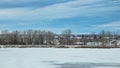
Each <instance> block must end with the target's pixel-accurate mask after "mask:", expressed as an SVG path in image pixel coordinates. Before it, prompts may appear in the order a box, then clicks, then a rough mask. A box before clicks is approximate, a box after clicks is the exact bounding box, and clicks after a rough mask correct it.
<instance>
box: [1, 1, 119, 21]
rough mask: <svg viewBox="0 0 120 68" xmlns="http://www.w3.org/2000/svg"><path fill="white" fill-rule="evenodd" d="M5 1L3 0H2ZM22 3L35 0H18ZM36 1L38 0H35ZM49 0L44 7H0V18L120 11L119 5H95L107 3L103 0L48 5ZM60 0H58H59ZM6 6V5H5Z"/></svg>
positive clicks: (61, 15) (38, 18)
mask: <svg viewBox="0 0 120 68" xmlns="http://www.w3.org/2000/svg"><path fill="white" fill-rule="evenodd" d="M2 1H3V0H2ZM5 1H6V2H9V1H10V2H11V1H12V2H14V1H15V3H16V0H5ZM18 1H21V3H23V2H25V3H29V2H30V1H33V0H30V1H28V0H25V1H24V0H18ZM35 1H36V2H37V1H38V0H35ZM40 1H41V2H39V3H40V4H42V1H43V0H40ZM49 1H50V0H47V1H46V2H45V3H44V7H40V6H38V5H37V6H38V7H37V8H33V7H32V6H34V5H35V4H33V5H31V6H30V7H29V8H28V7H24V6H23V7H16V8H1V9H0V19H6V20H54V19H61V18H63V19H64V18H72V17H77V16H99V15H104V14H108V13H110V12H111V13H113V12H114V11H118V10H120V9H119V6H110V7H105V6H104V7H103V6H102V7H100V6H99V8H96V7H95V6H98V5H102V4H107V3H103V2H104V1H103V2H102V3H99V2H101V0H74V1H67V2H66V0H62V1H65V2H62V3H58V2H55V3H54V4H51V5H46V3H47V2H49ZM57 1H58V0H57ZM21 6H22V4H21ZM3 7H4V6H3Z"/></svg>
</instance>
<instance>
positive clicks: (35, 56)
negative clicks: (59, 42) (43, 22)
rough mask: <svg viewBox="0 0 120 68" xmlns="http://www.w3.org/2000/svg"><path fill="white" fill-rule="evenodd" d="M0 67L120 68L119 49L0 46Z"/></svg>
mask: <svg viewBox="0 0 120 68" xmlns="http://www.w3.org/2000/svg"><path fill="white" fill-rule="evenodd" d="M0 68H120V49H82V48H80V49H75V48H68V49H67V48H66V49H62V48H6V49H2V48H1V49H0Z"/></svg>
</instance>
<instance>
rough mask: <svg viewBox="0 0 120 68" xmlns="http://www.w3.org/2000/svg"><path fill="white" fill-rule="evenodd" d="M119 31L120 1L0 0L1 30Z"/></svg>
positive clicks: (58, 31) (57, 31)
mask: <svg viewBox="0 0 120 68" xmlns="http://www.w3.org/2000/svg"><path fill="white" fill-rule="evenodd" d="M26 29H40V30H50V31H53V32H56V33H60V32H61V31H63V30H65V29H71V30H72V31H73V33H90V32H98V31H100V30H108V31H119V30H120V0H0V31H1V30H26Z"/></svg>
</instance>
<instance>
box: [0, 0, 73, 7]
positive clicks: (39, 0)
mask: <svg viewBox="0 0 120 68" xmlns="http://www.w3.org/2000/svg"><path fill="white" fill-rule="evenodd" d="M69 1H73V0H69ZM64 2H68V0H55V1H51V0H0V8H22V7H28V8H38V7H45V6H49V5H53V4H56V3H64Z"/></svg>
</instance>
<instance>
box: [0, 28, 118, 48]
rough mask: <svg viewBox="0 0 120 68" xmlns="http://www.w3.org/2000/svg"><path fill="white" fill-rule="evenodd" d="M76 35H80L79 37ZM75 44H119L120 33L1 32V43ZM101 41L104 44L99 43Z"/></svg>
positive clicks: (66, 31) (68, 31) (69, 31)
mask: <svg viewBox="0 0 120 68" xmlns="http://www.w3.org/2000/svg"><path fill="white" fill-rule="evenodd" d="M76 36H78V37H80V38H77V37H76ZM56 40H57V41H58V42H59V45H74V44H76V43H75V42H82V45H87V44H86V43H88V42H92V45H95V44H96V43H98V44H97V45H102V46H107V45H109V44H108V43H111V41H112V43H114V46H116V47H117V46H118V44H117V43H118V40H120V35H119V33H117V32H110V31H104V30H102V31H101V32H100V33H97V34H96V33H90V34H78V35H76V34H73V33H72V31H71V30H70V29H67V30H64V31H62V33H61V34H56V33H53V32H51V31H41V30H24V31H18V30H16V31H11V32H10V31H8V30H4V31H1V33H0V45H55V44H56V43H57V42H56ZM99 42H101V43H102V44H99Z"/></svg>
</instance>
